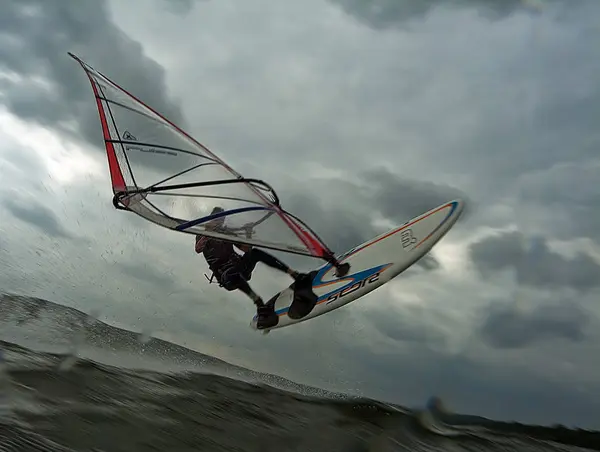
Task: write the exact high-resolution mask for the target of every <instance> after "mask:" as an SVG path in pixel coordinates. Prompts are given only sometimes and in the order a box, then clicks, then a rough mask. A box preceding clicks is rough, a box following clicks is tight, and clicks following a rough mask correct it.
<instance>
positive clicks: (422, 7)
mask: <svg viewBox="0 0 600 452" xmlns="http://www.w3.org/2000/svg"><path fill="white" fill-rule="evenodd" d="M330 1H331V2H332V3H335V4H338V5H339V6H340V7H341V8H342V9H343V10H344V11H345V12H346V13H347V14H349V15H351V16H352V17H354V18H356V19H357V20H359V21H361V22H363V23H365V24H366V25H368V26H369V27H372V28H375V29H385V28H389V27H399V26H403V25H405V24H406V23H407V22H409V21H411V20H413V19H422V18H425V17H426V16H427V15H428V14H429V13H430V12H431V11H433V10H434V9H435V8H436V7H438V6H444V7H448V6H451V7H462V8H475V9H476V10H477V11H478V12H479V13H480V14H482V15H484V16H486V17H488V18H490V19H502V18H504V17H506V16H509V15H510V14H512V13H514V12H515V11H527V12H534V13H539V12H540V11H542V8H541V7H540V5H542V1H536V0H502V1H498V0H443V1H442V0H330ZM550 1H551V2H554V0H550ZM543 2H544V3H546V4H547V3H548V0H543Z"/></svg>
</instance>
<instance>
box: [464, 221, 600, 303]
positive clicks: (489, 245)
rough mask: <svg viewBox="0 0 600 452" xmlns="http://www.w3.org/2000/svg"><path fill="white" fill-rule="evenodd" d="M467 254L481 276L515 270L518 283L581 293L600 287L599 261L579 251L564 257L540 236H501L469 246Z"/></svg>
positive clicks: (518, 234) (508, 234) (514, 233)
mask: <svg viewBox="0 0 600 452" xmlns="http://www.w3.org/2000/svg"><path fill="white" fill-rule="evenodd" d="M470 253H471V258H472V259H473V261H474V262H475V265H476V268H477V269H478V270H479V271H480V273H482V274H483V275H489V274H493V273H494V272H496V271H499V270H503V269H507V268H514V270H515V273H516V278H517V281H518V283H519V284H526V285H529V286H534V287H540V288H560V287H570V288H573V289H578V290H581V291H586V290H590V289H593V288H596V287H600V278H598V275H600V264H598V262H596V261H595V260H594V259H592V258H591V257H590V256H589V255H587V254H585V253H582V252H578V253H577V254H576V255H575V257H573V258H567V257H563V256H562V255H560V254H558V253H556V252H555V251H552V250H551V249H550V248H549V247H548V244H547V242H546V239H544V238H542V237H533V238H531V239H529V240H527V239H526V237H525V236H524V235H523V234H522V233H520V232H510V233H505V234H500V235H496V236H493V237H489V238H486V239H484V240H482V241H480V242H476V243H474V244H472V245H471V247H470Z"/></svg>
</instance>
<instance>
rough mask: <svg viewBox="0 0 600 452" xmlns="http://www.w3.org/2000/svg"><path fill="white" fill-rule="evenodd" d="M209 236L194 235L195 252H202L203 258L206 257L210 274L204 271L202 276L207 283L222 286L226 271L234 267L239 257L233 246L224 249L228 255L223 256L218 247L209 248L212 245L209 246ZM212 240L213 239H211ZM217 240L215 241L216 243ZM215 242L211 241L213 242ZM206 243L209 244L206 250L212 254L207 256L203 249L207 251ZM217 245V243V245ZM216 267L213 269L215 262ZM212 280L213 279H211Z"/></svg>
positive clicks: (239, 259)
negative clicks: (229, 248)
mask: <svg viewBox="0 0 600 452" xmlns="http://www.w3.org/2000/svg"><path fill="white" fill-rule="evenodd" d="M210 240H211V238H210V237H206V236H202V235H197V236H196V247H195V248H196V252H197V253H203V254H204V258H205V259H206V261H207V263H208V266H209V268H210V270H211V275H210V276H209V275H208V274H206V273H204V277H205V278H206V279H207V280H208V283H209V284H212V283H213V282H214V283H215V284H218V285H219V287H224V284H223V283H222V282H221V281H222V280H223V279H224V277H225V279H226V278H227V277H228V276H230V275H228V272H230V271H231V270H232V269H234V268H235V267H236V265H238V264H239V263H240V261H241V257H240V256H239V255H238V254H237V253H236V252H235V251H234V250H233V247H232V249H231V250H226V251H227V253H228V256H227V257H226V258H225V257H224V254H221V252H222V251H223V250H219V249H216V250H215V249H214V248H213V249H211V248H212V247H210ZM212 240H214V239H212ZM218 242H219V241H217V243H218ZM214 243H215V242H213V244H214ZM207 245H209V247H208V251H213V253H212V254H213V256H210V257H209V256H207V255H206V253H205V251H207ZM217 246H218V245H217ZM219 263H220V265H217V266H218V268H217V270H216V271H215V270H213V268H214V266H215V265H216V264H219ZM213 280H214V281H213Z"/></svg>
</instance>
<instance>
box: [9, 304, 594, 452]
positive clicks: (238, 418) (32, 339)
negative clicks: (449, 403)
mask: <svg viewBox="0 0 600 452" xmlns="http://www.w3.org/2000/svg"><path fill="white" fill-rule="evenodd" d="M77 335H82V336H81V337H79V339H78V343H79V346H78V347H77V350H76V351H75V349H74V348H73V337H77ZM41 344H47V345H48V346H47V347H40V345H41ZM81 344H85V346H83V347H82V346H81ZM116 355H118V356H119V357H120V359H118V360H115V359H114V357H115V356H116ZM157 356H161V357H164V356H173V357H174V360H176V362H177V363H178V364H179V367H177V368H176V367H168V366H164V369H161V368H153V367H152V366H141V365H140V366H135V363H142V362H144V360H151V359H153V357H157ZM125 361H127V362H130V363H134V364H133V365H132V366H128V367H127V368H123V367H121V366H119V365H117V364H116V363H117V362H125ZM132 367H140V368H152V369H153V370H139V369H138V370H134V369H133V368H132ZM190 369H194V370H190ZM424 402H425V401H424ZM584 450H600V433H598V432H591V431H585V430H569V429H566V428H564V427H540V426H528V425H522V424H514V423H502V422H495V421H493V420H488V419H483V418H479V417H474V416H467V415H460V414H455V413H451V412H448V411H447V410H445V409H443V404H442V403H441V401H439V400H438V399H435V398H432V399H431V400H430V401H429V403H427V404H425V403H424V408H423V409H422V410H414V409H413V410H411V409H408V408H405V407H401V406H395V405H390V404H386V403H382V402H379V401H376V400H369V399H360V398H355V397H350V396H342V395H339V394H333V393H329V392H327V391H318V390H315V389H314V388H308V387H305V386H302V385H299V384H296V383H294V382H291V381H289V380H286V379H283V378H279V377H275V376H273V375H265V374H260V373H258V372H254V371H251V370H248V369H243V368H241V367H237V366H233V365H231V364H228V363H226V362H224V361H221V360H219V359H216V358H213V357H210V356H206V355H203V354H201V353H198V352H195V351H192V350H189V349H186V348H184V347H181V346H178V345H175V344H171V343H169V342H166V341H162V340H159V339H154V338H140V337H139V335H138V334H136V333H133V332H129V331H126V330H122V329H119V328H116V327H113V326H110V325H107V324H105V323H102V322H100V321H97V320H93V319H90V318H89V317H88V316H87V315H86V314H84V313H81V312H79V311H77V310H75V309H72V308H68V307H65V306H61V305H58V304H54V303H51V302H49V301H45V300H40V299H36V298H30V297H21V296H14V295H6V294H5V295H0V452H6V451H57V452H61V451H96V452H100V451H127V452H132V451H165V452H167V451H168V452H175V451H215V452H218V451H261V452H268V451H273V452H285V451H307V452H308V451H318V452H336V451H340V452H341V451H344V452H359V451H365V452H366V451H373V452H374V451H378V452H384V451H414V452H419V451H484V452H485V451H513V452H518V451H584Z"/></svg>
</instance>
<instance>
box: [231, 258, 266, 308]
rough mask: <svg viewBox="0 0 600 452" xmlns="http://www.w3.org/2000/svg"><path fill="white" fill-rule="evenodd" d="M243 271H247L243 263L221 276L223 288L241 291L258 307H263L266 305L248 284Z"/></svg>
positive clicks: (232, 267) (233, 266)
mask: <svg viewBox="0 0 600 452" xmlns="http://www.w3.org/2000/svg"><path fill="white" fill-rule="evenodd" d="M242 271H245V268H244V267H243V266H242V265H241V262H240V263H238V264H237V265H232V266H231V267H229V268H227V269H226V270H225V271H224V272H223V273H222V274H221V279H220V282H221V286H222V287H223V288H224V289H225V290H228V291H232V290H240V291H241V292H243V293H245V294H246V295H247V296H248V297H249V298H250V299H251V300H252V301H253V302H254V304H255V305H256V306H257V307H261V306H263V305H264V303H263V301H262V299H261V297H260V296H259V295H258V294H257V293H256V292H254V290H252V288H251V287H250V284H248V281H246V279H245V275H243V274H242Z"/></svg>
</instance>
